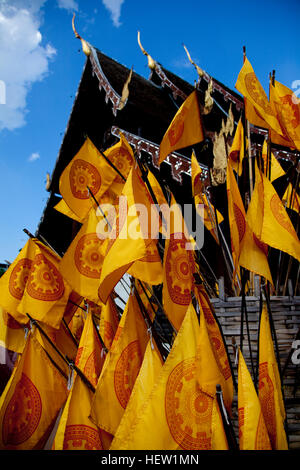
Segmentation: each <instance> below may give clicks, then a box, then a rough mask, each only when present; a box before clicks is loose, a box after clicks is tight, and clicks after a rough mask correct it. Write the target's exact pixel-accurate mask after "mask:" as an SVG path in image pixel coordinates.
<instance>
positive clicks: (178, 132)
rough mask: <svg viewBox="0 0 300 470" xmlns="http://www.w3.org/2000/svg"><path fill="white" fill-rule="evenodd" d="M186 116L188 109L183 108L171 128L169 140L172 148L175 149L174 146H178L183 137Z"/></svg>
mask: <svg viewBox="0 0 300 470" xmlns="http://www.w3.org/2000/svg"><path fill="white" fill-rule="evenodd" d="M186 114H187V109H186V108H183V109H182V110H181V112H180V113H179V114H178V115H177V116H176V117H175V118H174V121H173V122H172V124H171V127H170V129H169V130H168V139H169V142H170V145H171V146H172V147H174V145H176V144H177V142H178V141H179V140H180V139H181V137H182V134H183V131H184V120H185V116H186Z"/></svg>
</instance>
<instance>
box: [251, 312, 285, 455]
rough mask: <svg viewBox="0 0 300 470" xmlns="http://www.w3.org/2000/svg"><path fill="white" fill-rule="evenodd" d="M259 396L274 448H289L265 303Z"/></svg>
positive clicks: (262, 324) (260, 340)
mask: <svg viewBox="0 0 300 470" xmlns="http://www.w3.org/2000/svg"><path fill="white" fill-rule="evenodd" d="M258 387H259V391H258V396H259V400H260V403H261V409H262V413H263V416H264V419H265V424H266V427H267V430H268V434H269V438H270V442H271V445H272V449H273V450H287V449H288V443H287V438H286V433H285V429H284V419H285V408H284V401H283V397H282V391H281V380H280V375H279V371H278V365H277V361H276V358H275V353H274V346H273V340H272V334H271V329H270V322H269V316H268V311H267V307H266V305H265V304H264V306H263V310H262V314H261V320H260V329H259V382H258Z"/></svg>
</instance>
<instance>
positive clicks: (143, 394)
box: [110, 339, 163, 450]
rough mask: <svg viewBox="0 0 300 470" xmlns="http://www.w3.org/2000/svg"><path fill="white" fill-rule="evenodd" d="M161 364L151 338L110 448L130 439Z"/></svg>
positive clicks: (115, 447) (116, 448)
mask: <svg viewBox="0 0 300 470" xmlns="http://www.w3.org/2000/svg"><path fill="white" fill-rule="evenodd" d="M162 365H163V361H162V359H161V357H160V354H159V352H158V350H157V348H156V346H155V344H153V342H152V339H151V340H149V342H148V345H147V348H146V351H145V355H144V359H143V363H142V365H141V368H140V372H139V375H138V376H137V379H136V381H135V384H134V387H133V390H132V393H131V395H130V398H129V402H128V404H127V407H126V409H125V412H124V415H123V417H122V419H121V422H120V425H119V427H118V429H117V432H116V434H115V437H114V439H113V442H112V444H111V446H110V450H119V449H121V448H122V447H124V446H125V445H126V442H127V440H129V441H130V439H131V433H132V430H133V429H134V426H135V422H136V420H137V419H138V417H139V416H140V415H141V413H142V410H143V408H144V406H145V404H146V402H147V400H148V397H149V396H150V393H151V391H152V389H153V387H154V384H155V382H156V380H157V378H158V376H159V374H160V371H161V368H162Z"/></svg>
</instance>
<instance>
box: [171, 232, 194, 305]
mask: <svg viewBox="0 0 300 470" xmlns="http://www.w3.org/2000/svg"><path fill="white" fill-rule="evenodd" d="M175 236H177V237H178V238H175ZM180 237H181V238H180ZM185 244H186V239H185V237H184V235H183V234H171V235H170V242H169V247H168V251H167V255H166V278H167V286H168V291H169V295H170V297H171V299H172V301H173V302H174V303H176V304H179V305H189V304H190V301H191V290H192V288H193V272H194V259H193V254H192V252H191V251H190V250H186V249H185Z"/></svg>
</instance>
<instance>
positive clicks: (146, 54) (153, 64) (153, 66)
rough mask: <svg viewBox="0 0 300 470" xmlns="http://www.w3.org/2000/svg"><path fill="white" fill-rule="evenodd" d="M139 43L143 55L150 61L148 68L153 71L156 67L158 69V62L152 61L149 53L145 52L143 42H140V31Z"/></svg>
mask: <svg viewBox="0 0 300 470" xmlns="http://www.w3.org/2000/svg"><path fill="white" fill-rule="evenodd" d="M137 39H138V43H139V46H140V48H141V51H142V53H143V54H144V55H145V56H147V59H148V67H149V69H151V70H155V67H156V62H155V60H154V59H152V57H151V56H150V55H149V54H148V52H146V51H145V49H144V48H143V46H142V44H141V40H140V32H139V31H138V37H137Z"/></svg>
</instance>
